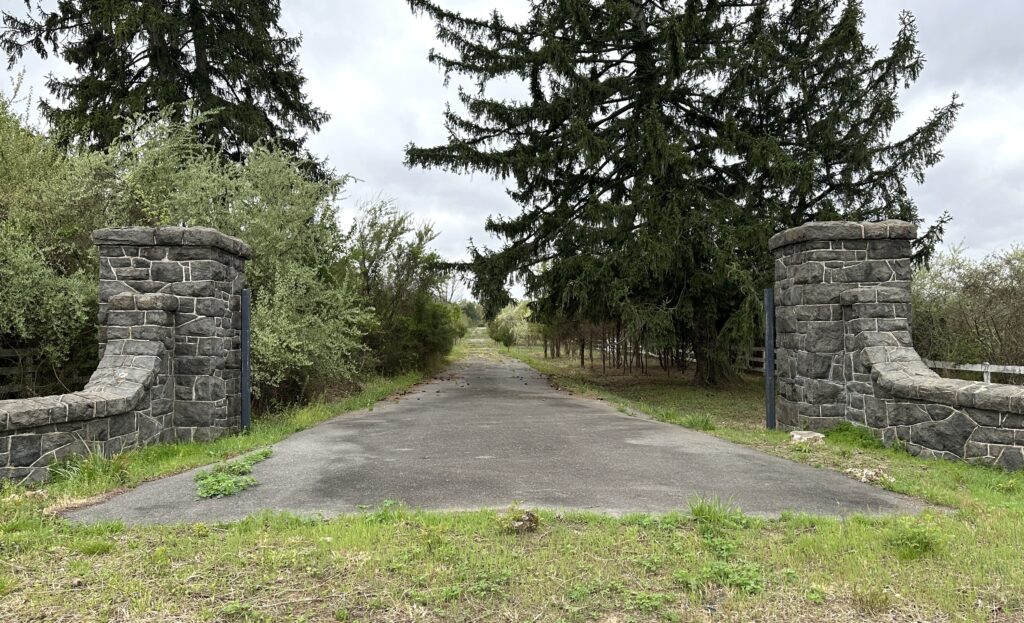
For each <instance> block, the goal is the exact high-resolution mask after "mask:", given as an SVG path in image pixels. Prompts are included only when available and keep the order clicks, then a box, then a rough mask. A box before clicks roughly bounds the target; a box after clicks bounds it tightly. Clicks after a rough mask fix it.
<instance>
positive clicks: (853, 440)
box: [825, 422, 885, 450]
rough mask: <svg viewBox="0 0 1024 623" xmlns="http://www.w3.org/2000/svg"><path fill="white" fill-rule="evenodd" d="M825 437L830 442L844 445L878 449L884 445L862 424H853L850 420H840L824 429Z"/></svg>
mask: <svg viewBox="0 0 1024 623" xmlns="http://www.w3.org/2000/svg"><path fill="white" fill-rule="evenodd" d="M825 439H826V441H829V442H831V443H838V444H842V445H846V446H854V447H857V448H865V449H869V450H879V449H881V448H884V447H885V445H884V444H883V443H882V442H881V440H879V439H878V438H877V437H875V436H874V435H873V434H872V433H871V431H870V430H868V429H867V428H866V427H864V426H855V425H853V424H851V423H850V422H840V423H839V424H837V425H836V426H834V427H832V428H830V429H829V430H827V431H825Z"/></svg>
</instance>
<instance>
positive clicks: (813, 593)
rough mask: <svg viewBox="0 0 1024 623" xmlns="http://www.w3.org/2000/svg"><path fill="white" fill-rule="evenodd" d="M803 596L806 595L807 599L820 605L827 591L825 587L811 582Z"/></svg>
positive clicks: (823, 601)
mask: <svg viewBox="0 0 1024 623" xmlns="http://www.w3.org/2000/svg"><path fill="white" fill-rule="evenodd" d="M804 596H806V597H807V601H809V602H811V603H812V604H818V605H819V606H820V605H823V604H824V603H825V598H826V597H827V596H828V593H827V592H826V591H825V587H823V586H819V585H817V584H811V586H810V588H808V589H807V592H806V593H804Z"/></svg>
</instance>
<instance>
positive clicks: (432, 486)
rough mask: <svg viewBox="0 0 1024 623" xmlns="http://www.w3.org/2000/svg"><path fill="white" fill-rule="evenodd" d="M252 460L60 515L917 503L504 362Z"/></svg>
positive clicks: (836, 511) (470, 369)
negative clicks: (206, 494)
mask: <svg viewBox="0 0 1024 623" xmlns="http://www.w3.org/2000/svg"><path fill="white" fill-rule="evenodd" d="M273 450H274V453H273V456H272V457H271V458H270V459H268V460H266V461H264V462H262V463H260V464H258V465H257V466H256V467H255V469H254V471H253V475H254V476H255V477H256V479H257V481H258V482H259V485H258V486H256V487H253V488H251V489H249V490H246V491H243V492H242V493H240V494H238V495H234V496H231V497H227V498H222V499H214V500H202V499H198V498H197V497H196V488H195V483H194V482H193V475H194V471H193V472H186V473H182V474H178V475H176V476H171V477H168V478H164V479H161V480H157V481H153V482H150V483H146V484H144V485H142V486H140V487H138V488H136V489H133V490H131V491H128V492H126V493H123V494H121V495H118V496H116V497H113V498H111V499H109V500H108V501H106V502H103V503H101V504H98V505H96V506H92V507H88V508H84V509H80V510H78V511H74V512H72V513H69V517H70V518H72V519H74V520H78V521H84V522H96V521H107V520H121V521H124V522H125V523H129V524H138V523H178V522H200V521H202V522H206V521H218V520H234V519H240V518H242V517H245V516H246V515H249V514H250V513H253V512H255V511H259V510H264V509H275V510H285V511H292V512H295V513H300V514H322V515H324V516H331V515H336V514H339V513H347V512H353V511H358V510H361V509H365V508H367V507H373V506H375V505H378V504H380V503H382V502H384V501H388V500H394V501H401V502H404V503H405V504H407V505H409V506H411V507H415V508H423V509H437V510H448V509H474V508H481V507H506V506H509V505H511V504H513V503H519V504H521V505H523V506H526V507H543V508H553V509H581V510H590V511H599V512H608V513H614V514H621V513H627V512H634V511H642V512H666V511H672V510H685V509H686V508H687V506H688V503H689V501H691V500H693V499H695V498H697V497H717V498H718V499H720V500H723V501H728V502H731V503H732V504H735V505H737V506H739V507H740V508H741V509H742V510H744V511H745V512H747V513H751V514H757V515H765V516H774V515H778V514H779V513H780V512H782V511H786V510H793V511H806V512H810V513H817V514H829V515H846V514H850V513H860V512H863V513H888V512H916V511H918V510H920V509H921V507H922V505H921V504H920V503H919V502H917V501H915V500H912V499H910V498H907V497H904V496H900V495H896V494H893V493H889V492H887V491H883V490H882V489H879V488H877V487H873V486H871V485H867V484H863V483H860V482H857V481H854V480H851V479H849V478H847V477H845V476H843V475H842V474H839V473H836V472H832V471H828V470H823V469H816V468H813V467H808V466H805V465H799V464H797V463H793V462H791V461H787V460H784V459H780V458H777V457H773V456H769V455H767V454H764V453H761V452H758V451H756V450H752V449H750V448H746V447H744V446H739V445H736V444H732V443H729V442H726V441H722V440H720V439H718V438H715V437H712V436H710V435H706V434H703V433H699V432H695V431H691V430H688V429H685V428H682V427H679V426H675V425H671V424H665V423H661V422H654V421H650V420H645V419H641V418H636V417H630V416H627V415H624V414H622V413H620V412H619V411H617V410H616V409H615V408H614V407H612V406H611V405H608V404H607V403H605V402H602V401H599V400H592V399H588V398H583V397H580V396H576V395H572V394H569V393H567V392H563V391H559V390H556V389H554V388H553V387H551V386H550V385H549V384H548V383H547V381H546V380H545V378H544V377H543V376H541V375H540V374H539V373H537V372H535V371H534V370H533V369H531V368H529V367H528V366H526V365H524V364H522V363H520V362H518V361H514V360H509V359H505V360H501V361H495V360H493V359H485V358H481V357H470V358H468V359H464V360H462V361H460V362H458V363H456V364H454V365H453V366H452V367H451V368H449V369H448V370H447V371H446V372H445V373H444V374H442V375H441V376H439V377H438V378H436V379H434V380H432V381H430V382H427V383H424V384H422V385H420V386H417V387H415V388H413V390H412V391H411V392H409V393H408V394H406V395H404V396H401V397H399V398H398V399H397V400H388V401H384V402H382V403H378V404H377V405H376V406H375V408H374V409H373V410H372V411H360V412H356V413H349V414H346V415H342V416H340V417H338V418H335V419H333V420H331V421H328V422H325V423H323V424H320V425H318V426H316V427H314V428H311V429H309V430H306V431H303V432H300V433H298V434H296V435H293V436H292V437H290V438H288V439H286V440H284V441H282V442H281V443H279V444H277V445H275V446H274V448H273Z"/></svg>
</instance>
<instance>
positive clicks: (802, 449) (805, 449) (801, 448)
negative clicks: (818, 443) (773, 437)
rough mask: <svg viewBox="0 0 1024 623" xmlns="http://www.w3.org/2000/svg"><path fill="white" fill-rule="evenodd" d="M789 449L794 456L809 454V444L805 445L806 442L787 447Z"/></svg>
mask: <svg viewBox="0 0 1024 623" xmlns="http://www.w3.org/2000/svg"><path fill="white" fill-rule="evenodd" d="M789 449H790V451H792V452H793V453H795V454H810V453H811V444H809V443H807V442H806V441H801V442H799V443H794V444H793V445H791V446H790V447H789Z"/></svg>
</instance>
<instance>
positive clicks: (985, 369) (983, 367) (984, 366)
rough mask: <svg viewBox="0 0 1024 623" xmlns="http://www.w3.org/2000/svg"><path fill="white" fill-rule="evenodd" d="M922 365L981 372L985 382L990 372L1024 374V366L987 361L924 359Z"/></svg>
mask: <svg viewBox="0 0 1024 623" xmlns="http://www.w3.org/2000/svg"><path fill="white" fill-rule="evenodd" d="M924 365H926V366H928V367H929V368H932V369H934V370H966V371H968V372H981V375H982V378H983V379H984V381H985V382H986V383H991V382H992V373H993V372H996V373H999V374H1019V375H1024V366H998V365H993V364H990V363H988V362H985V363H953V362H951V361H931V360H930V359H925V360H924Z"/></svg>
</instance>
